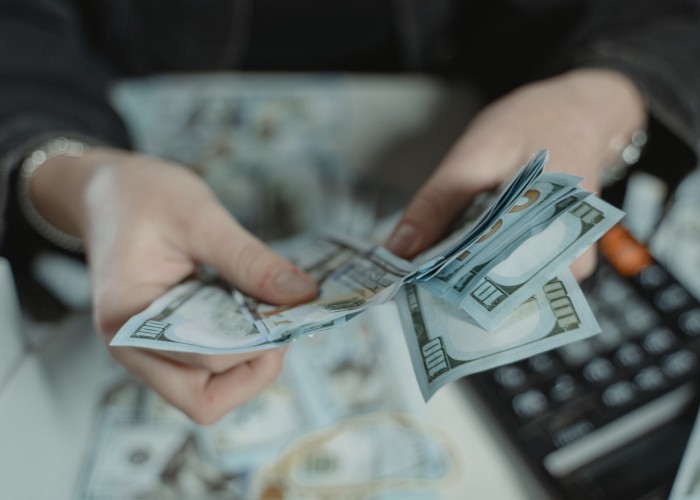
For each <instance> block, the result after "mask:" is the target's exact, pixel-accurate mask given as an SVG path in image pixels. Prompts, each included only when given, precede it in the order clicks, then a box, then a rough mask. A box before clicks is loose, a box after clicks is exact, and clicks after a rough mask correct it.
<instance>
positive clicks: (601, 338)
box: [593, 318, 623, 351]
mask: <svg viewBox="0 0 700 500" xmlns="http://www.w3.org/2000/svg"><path fill="white" fill-rule="evenodd" d="M599 322H600V330H601V331H600V334H599V335H597V336H595V337H594V338H593V339H594V342H595V343H596V344H597V345H598V348H599V350H601V351H607V350H610V349H612V348H614V347H617V346H618V345H620V342H622V340H623V336H622V330H621V329H620V325H618V324H616V323H614V322H613V321H612V320H610V319H602V318H601V319H600V320H599Z"/></svg>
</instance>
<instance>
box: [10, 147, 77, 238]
mask: <svg viewBox="0 0 700 500" xmlns="http://www.w3.org/2000/svg"><path fill="white" fill-rule="evenodd" d="M89 150H90V145H88V144H86V143H84V142H81V141H78V140H75V139H69V138H67V137H55V138H53V139H50V140H48V141H46V142H45V143H43V144H42V145H41V146H39V147H38V148H36V149H35V150H34V151H32V152H31V153H30V154H29V155H27V157H26V158H25V160H24V161H23V162H22V165H21V167H20V169H19V178H18V182H17V201H18V203H19V207H20V210H21V211H22V215H24V217H25V219H26V220H27V222H28V223H29V225H30V226H31V227H32V228H33V229H34V230H35V231H36V232H37V233H39V234H40V235H41V236H43V237H44V238H46V239H47V240H48V241H50V242H51V243H53V244H54V245H56V246H58V247H60V248H63V249H65V250H70V251H72V252H80V251H82V250H83V242H82V241H81V240H80V238H77V237H75V236H71V235H70V234H67V233H65V232H63V231H61V230H60V229H58V228H57V227H56V226H54V225H53V224H51V223H50V222H48V221H47V220H46V219H44V217H42V216H41V214H40V213H39V212H38V211H37V209H36V207H35V206H34V202H32V199H31V195H30V193H29V180H30V179H31V178H32V176H33V175H34V174H35V173H36V172H37V171H38V170H39V169H40V168H41V167H43V166H44V165H45V164H46V162H47V161H48V160H49V159H51V158H53V157H55V156H60V155H66V156H73V157H79V156H82V155H84V154H85V153H86V152H87V151H89Z"/></svg>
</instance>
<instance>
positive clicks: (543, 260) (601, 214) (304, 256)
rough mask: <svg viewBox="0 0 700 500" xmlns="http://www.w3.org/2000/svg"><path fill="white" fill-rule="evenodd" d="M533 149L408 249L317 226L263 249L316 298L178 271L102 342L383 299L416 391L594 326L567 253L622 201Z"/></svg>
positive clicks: (147, 342) (259, 325)
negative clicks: (433, 238)
mask: <svg viewBox="0 0 700 500" xmlns="http://www.w3.org/2000/svg"><path fill="white" fill-rule="evenodd" d="M547 156H548V155H547V152H546V151H540V152H539V153H537V154H536V155H535V156H534V157H533V158H532V159H531V160H530V161H529V162H528V163H527V164H526V165H524V166H523V167H522V168H521V169H520V170H519V171H518V173H517V174H516V175H515V176H514V177H513V178H512V179H511V180H510V181H509V182H508V183H506V184H504V185H503V186H501V187H500V188H499V189H497V190H495V191H493V192H491V193H485V194H483V195H482V196H479V197H477V199H476V200H474V202H473V203H472V205H471V207H470V208H469V209H468V210H467V211H466V213H465V214H464V216H463V217H462V218H461V220H460V221H459V222H458V223H457V224H456V225H455V227H456V229H454V230H453V231H452V232H451V233H450V234H449V235H448V236H447V237H446V238H445V239H444V240H442V241H441V242H439V243H438V244H436V245H435V246H433V247H432V248H430V249H428V250H426V251H425V252H424V253H422V254H421V255H419V256H418V257H417V258H416V259H414V260H413V261H410V262H409V261H406V260H403V259H400V258H398V257H396V256H395V255H393V254H392V253H390V252H389V251H387V250H386V249H385V248H383V247H382V246H378V245H374V244H369V243H362V242H358V241H350V240H349V239H347V238H344V237H343V236H342V235H338V234H333V233H331V232H319V233H314V234H309V235H302V236H300V237H297V238H294V239H292V240H290V241H287V242H286V243H284V244H283V245H281V246H278V247H277V248H276V249H277V251H278V252H279V253H281V254H282V255H284V256H285V257H286V258H287V259H289V260H290V261H292V262H294V263H295V264H296V265H298V266H299V267H300V268H302V269H304V270H305V271H306V272H307V273H309V274H310V275H311V276H312V277H313V278H314V279H315V280H316V281H317V283H318V284H319V294H318V297H317V298H316V300H313V301H311V302H308V303H304V304H299V305H295V306H276V305H270V304H265V303H261V302H259V301H257V300H255V299H254V298H253V297H250V296H246V295H244V294H242V293H241V292H240V291H238V290H236V289H234V288H233V287H232V286H231V285H230V284H228V283H225V282H223V281H222V280H220V279H218V278H216V277H201V278H199V279H193V280H189V281H187V282H184V283H182V284H180V285H178V286H176V287H174V288H173V289H171V290H170V291H168V292H167V293H166V294H165V295H163V296H162V297H160V298H158V299H157V300H156V301H154V302H153V303H152V304H151V305H150V306H149V307H148V308H147V309H146V310H144V311H143V312H141V313H139V314H137V315H135V316H134V317H132V318H131V319H130V320H129V321H128V322H127V323H126V324H125V325H124V326H123V327H122V328H121V329H120V330H119V332H118V333H117V335H116V336H115V337H114V339H113V340H112V342H111V345H113V346H135V347H142V348H151V349H159V350H166V351H180V352H198V353H204V354H232V353H242V352H250V351H256V350H262V349H269V348H274V347H279V346H282V345H286V344H289V343H291V342H293V341H294V340H295V339H297V338H299V337H300V336H303V335H311V334H314V333H315V332H319V331H322V330H329V329H333V328H334V327H337V326H340V325H343V324H344V323H346V322H347V321H349V320H351V319H352V318H353V317H355V316H357V315H358V314H360V313H362V312H364V311H366V310H367V309H369V308H371V307H373V306H376V305H379V304H383V303H386V302H388V301H390V300H392V299H393V300H394V301H395V302H396V305H397V307H398V309H399V313H400V315H401V320H402V321H401V322H402V325H403V330H404V332H403V333H404V336H405V341H406V343H407V345H408V348H409V351H410V353H411V358H412V362H413V367H414V372H415V374H416V378H417V380H418V383H419V385H420V388H421V390H422V392H423V395H424V397H425V398H426V400H427V399H428V398H429V397H430V396H431V395H432V394H434V392H435V391H436V390H437V389H439V388H440V387H441V386H443V385H444V384H446V383H448V382H451V381H453V380H456V379H457V378H460V377H463V376H465V375H469V374H472V373H475V372H478V371H482V370H486V369H489V368H493V367H495V366H499V365H502V364H507V363H511V362H514V361H516V360H518V359H522V358H525V357H529V356H532V355H534V354H537V353H539V352H542V351H546V350H549V349H553V348H556V347H560V346H562V345H564V344H567V343H569V342H573V341H575V340H578V339H581V338H584V337H587V336H590V335H593V334H595V333H597V332H598V331H599V328H598V325H597V322H596V320H595V318H594V316H593V314H592V312H591V310H590V308H589V307H588V304H587V302H586V300H585V298H584V296H583V294H582V292H581V290H580V288H579V287H578V284H577V282H576V281H575V279H574V278H573V277H572V276H571V274H570V272H569V270H568V266H569V264H570V263H571V262H572V261H573V260H574V259H575V258H576V257H578V256H579V255H580V254H581V253H583V251H584V250H585V249H586V248H587V247H589V246H590V245H591V244H593V243H594V242H595V241H596V240H597V239H598V238H600V237H601V236H602V235H603V234H604V233H605V232H606V231H607V230H608V229H610V228H611V227H612V226H613V225H614V224H615V223H616V222H618V221H619V220H620V219H621V218H622V215H623V213H622V212H621V211H620V210H618V209H616V208H614V207H613V206H611V205H609V204H608V203H606V202H604V201H603V200H601V199H599V198H597V197H596V196H594V195H593V194H592V193H590V192H588V191H585V190H584V189H582V188H580V187H579V186H578V184H579V182H580V181H581V178H579V177H575V176H571V175H567V174H561V173H549V172H548V173H544V167H545V164H546V162H547Z"/></svg>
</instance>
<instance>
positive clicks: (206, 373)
mask: <svg viewBox="0 0 700 500" xmlns="http://www.w3.org/2000/svg"><path fill="white" fill-rule="evenodd" d="M644 120H645V107H644V102H643V100H642V98H641V96H640V94H639V92H638V91H637V89H636V88H635V87H634V86H633V85H632V84H631V83H630V81H629V80H627V79H626V78H625V77H623V76H621V75H619V74H617V73H614V72H611V71H606V70H577V71H572V72H570V73H566V74H563V75H561V76H558V77H556V78H552V79H550V80H545V81H541V82H538V83H535V84H531V85H528V86H525V87H522V88H520V89H517V90H516V91H514V92H513V93H511V94H509V95H507V96H505V97H504V98H502V99H500V100H498V101H496V102H494V103H493V104H491V105H490V106H488V107H487V108H485V109H484V110H483V111H482V112H481V113H480V114H479V115H478V116H477V117H476V118H475V119H474V120H473V121H472V122H471V124H470V125H469V127H468V128H467V130H466V131H465V133H464V134H463V135H462V137H461V138H460V139H459V140H458V141H457V143H456V144H455V145H454V147H453V148H452V150H451V151H450V152H449V153H448V154H447V156H446V157H445V159H444V160H443V161H442V162H441V164H440V165H439V166H438V168H437V170H436V171H435V173H434V174H433V176H432V177H431V178H430V179H429V180H428V182H427V183H426V184H425V185H424V186H423V187H422V188H421V189H420V191H419V192H418V193H417V194H416V196H415V197H414V199H413V200H412V202H411V203H410V204H409V206H408V208H407V209H406V211H405V213H404V215H403V218H402V220H401V222H400V223H399V225H398V226H397V228H396V229H395V231H394V233H393V235H392V237H391V238H390V239H389V241H388V243H387V246H388V248H389V249H390V250H392V251H393V252H394V253H396V254H398V255H400V256H402V257H406V258H410V257H413V256H415V255H416V254H418V253H419V252H420V251H422V250H423V249H425V248H427V247H428V246H430V245H431V244H433V243H435V242H436V241H438V240H439V239H440V237H441V235H442V233H443V232H444V231H445V229H446V228H447V226H448V225H449V223H450V221H451V220H453V218H454V217H456V216H457V215H458V214H459V213H460V212H461V210H462V209H463V208H464V207H465V206H466V204H467V203H468V201H469V199H470V198H471V197H472V196H473V195H474V194H475V193H477V192H479V191H481V190H483V189H487V188H490V187H492V186H495V185H498V184H499V183H500V182H501V181H502V180H503V179H505V178H507V177H508V176H510V175H512V173H513V168H514V166H518V165H521V164H523V163H524V162H525V161H527V160H528V159H529V158H530V156H531V155H532V154H533V153H534V152H536V151H537V150H539V149H541V148H548V149H549V150H550V158H551V160H550V165H549V169H550V170H552V171H563V172H569V173H575V174H577V175H582V176H583V177H584V178H585V179H586V181H585V182H586V187H587V188H588V189H593V190H595V189H596V187H597V183H596V179H597V178H598V175H599V173H600V169H601V166H603V165H605V164H608V163H609V162H610V161H611V160H612V159H613V158H614V157H615V155H616V150H615V146H616V144H618V143H619V144H624V143H625V142H626V141H627V140H628V138H629V137H630V136H631V134H632V133H633V132H634V131H635V130H637V129H638V128H640V127H641V126H642V125H643V123H644ZM30 193H31V196H32V199H33V201H34V203H35V205H36V207H37V210H38V211H39V212H40V213H41V214H42V215H43V216H44V217H45V218H46V219H47V220H48V221H49V222H50V223H52V224H54V225H55V226H56V227H58V228H60V229H62V230H63V231H65V232H67V233H69V234H73V235H75V236H78V237H80V238H82V240H83V241H84V243H85V248H86V255H87V259H88V263H89V266H90V270H91V276H92V286H93V309H94V317H95V323H96V326H97V328H98V330H99V331H100V332H101V334H102V336H103V338H104V340H105V344H106V345H107V344H108V343H109V341H110V340H111V338H112V337H113V336H114V334H115V333H116V331H117V330H118V329H119V327H120V326H121V325H122V324H123V323H124V322H125V321H126V320H127V319H128V318H129V317H130V316H132V315H133V314H136V313H137V312H139V311H141V310H143V309H144V308H145V307H146V306H148V305H149V304H150V303H151V302H152V301H153V300H154V299H156V298H157V297H159V296H160V295H162V294H163V293H164V292H165V291H166V290H168V289H169V288H171V287H172V286H173V285H175V284H176V283H178V282H180V281H182V280H183V279H184V278H186V277H187V276H189V275H191V274H192V273H193V272H194V270H195V268H196V266H197V265H198V264H208V265H210V266H211V267H213V268H214V269H216V270H218V271H219V272H220V273H221V274H222V275H223V276H224V277H225V278H226V279H228V280H229V281H231V282H232V283H234V284H235V285H236V286H238V287H239V288H240V289H241V290H243V291H244V292H246V293H248V294H251V295H253V296H255V297H257V298H259V299H262V300H264V301H266V302H270V303H275V304H291V303H298V302H303V301H305V300H309V299H311V298H313V297H314V295H315V294H316V292H317V288H316V284H315V283H314V282H313V281H312V280H311V278H310V277H309V276H307V275H306V274H304V273H303V272H302V271H301V270H299V269H298V268H296V267H294V266H293V265H292V264H290V263H289V262H287V261H285V260H284V259H282V258H281V257H280V256H278V255H276V254H275V253H273V252H272V251H270V250H269V249H268V248H266V247H265V245H264V244H263V243H261V242H260V241H259V240H257V239H256V238H255V237H253V236H252V235H250V234H249V233H247V232H246V231H245V230H244V229H243V228H242V227H241V226H240V225H239V224H238V223H237V222H236V221H235V220H234V219H233V218H232V217H231V216H230V215H229V214H228V213H227V212H226V211H225V209H224V208H223V207H222V206H221V205H220V204H219V202H218V201H217V200H216V198H215V196H214V195H213V193H212V192H211V190H210V189H209V188H208V187H207V186H206V185H205V184H204V183H203V182H202V181H201V180H200V179H199V178H198V177H196V176H195V175H193V174H192V173H190V172H189V171H188V170H186V169H184V168H182V167H180V166H178V165H175V164H171V163H168V162H165V161H162V160H158V159H155V158H150V157H145V156H142V155H139V154H136V153H133V152H129V151H121V150H111V149H94V150H92V151H90V152H88V153H87V154H85V155H84V156H82V157H80V158H72V157H68V156H56V157H54V158H51V159H50V160H49V161H47V162H46V165H45V167H44V168H41V169H39V170H38V171H37V172H36V174H35V175H34V176H33V177H32V179H31V181H30ZM593 265H594V261H593V260H592V254H589V255H588V256H587V257H582V258H581V259H579V261H578V262H577V264H576V266H577V269H576V272H577V273H578V275H579V276H582V275H584V274H585V273H586V272H588V271H589V270H590V269H591V268H592V266H593ZM107 349H108V350H109V352H110V354H111V355H112V356H113V357H114V359H116V360H117V361H118V362H119V363H121V364H123V365H124V366H125V367H126V368H127V369H129V370H130V371H131V372H132V373H133V374H135V375H136V376H138V377H140V378H141V379H142V380H144V381H145V382H146V383H147V384H149V385H150V386H152V387H153V388H154V389H155V390H156V391H157V392H158V393H159V394H160V395H161V396H162V397H164V398H165V399H166V400H167V401H169V402H170V403H172V404H173V405H175V406H176V407H178V408H180V409H181V410H182V411H183V412H185V413H186V414H187V415H188V416H189V417H190V418H192V419H193V420H194V421H196V422H198V423H202V424H209V423H213V422H215V421H217V420H218V419H220V418H221V417H222V416H223V415H225V414H226V413H228V412H229V411H230V410H231V409H233V408H235V407H237V406H239V405H241V404H242V403H244V402H246V401H248V400H249V399H251V398H252V397H254V396H255V395H256V394H258V393H259V392H260V391H262V390H263V389H264V388H265V387H266V386H267V385H268V384H270V383H271V382H272V381H273V380H274V379H275V378H276V377H277V375H278V374H279V372H280V370H281V368H282V365H283V357H284V350H274V351H266V352H263V353H250V354H244V355H226V356H205V355H198V354H180V353H177V354H173V353H165V352H154V351H149V350H142V349H134V348H124V347H118V348H111V347H109V346H108V345H107Z"/></svg>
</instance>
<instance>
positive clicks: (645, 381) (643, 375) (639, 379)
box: [634, 366, 666, 391]
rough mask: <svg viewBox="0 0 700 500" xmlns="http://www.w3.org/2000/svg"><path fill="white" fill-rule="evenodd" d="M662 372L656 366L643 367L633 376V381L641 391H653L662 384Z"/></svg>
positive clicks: (664, 378)
mask: <svg viewBox="0 0 700 500" xmlns="http://www.w3.org/2000/svg"><path fill="white" fill-rule="evenodd" d="M665 380H666V377H664V374H663V372H662V371H661V369H660V368H659V367H658V366H649V367H647V368H644V369H643V370H642V371H640V372H639V373H638V374H637V375H636V376H635V377H634V383H635V384H637V387H639V388H640V389H641V390H643V391H654V390H656V389H658V388H660V387H662V386H663V385H664V381H665Z"/></svg>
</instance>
